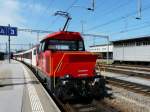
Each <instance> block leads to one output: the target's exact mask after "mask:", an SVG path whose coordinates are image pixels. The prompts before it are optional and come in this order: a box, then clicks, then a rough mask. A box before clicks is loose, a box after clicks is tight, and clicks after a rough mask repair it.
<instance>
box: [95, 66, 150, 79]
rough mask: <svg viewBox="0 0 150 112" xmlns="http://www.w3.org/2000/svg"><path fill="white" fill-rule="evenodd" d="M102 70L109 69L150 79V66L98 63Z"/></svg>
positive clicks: (109, 70)
mask: <svg viewBox="0 0 150 112" xmlns="http://www.w3.org/2000/svg"><path fill="white" fill-rule="evenodd" d="M97 67H98V69H99V70H101V71H108V72H113V73H116V75H117V74H125V75H128V76H135V77H140V78H146V79H150V68H148V67H146V68H144V67H133V66H132V67H129V66H115V65H101V64H99V63H98V64H97Z"/></svg>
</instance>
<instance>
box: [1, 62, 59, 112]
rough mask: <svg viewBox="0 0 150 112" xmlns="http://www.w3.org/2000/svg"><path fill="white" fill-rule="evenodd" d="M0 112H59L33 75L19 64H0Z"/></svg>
mask: <svg viewBox="0 0 150 112" xmlns="http://www.w3.org/2000/svg"><path fill="white" fill-rule="evenodd" d="M0 112H60V110H59V109H58V108H57V106H56V105H55V104H54V102H53V101H52V99H51V98H50V97H49V95H48V94H47V92H46V91H45V90H44V88H43V87H42V85H41V84H40V83H39V81H38V80H37V79H36V78H35V76H34V74H33V73H32V72H31V71H30V70H29V69H28V68H27V67H26V66H24V65H22V64H21V63H19V62H15V61H12V62H11V64H8V61H3V62H2V61H1V62H0Z"/></svg>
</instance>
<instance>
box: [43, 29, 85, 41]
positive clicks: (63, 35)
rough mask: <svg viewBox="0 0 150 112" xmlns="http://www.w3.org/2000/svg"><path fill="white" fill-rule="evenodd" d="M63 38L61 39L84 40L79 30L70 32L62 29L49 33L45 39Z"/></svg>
mask: <svg viewBox="0 0 150 112" xmlns="http://www.w3.org/2000/svg"><path fill="white" fill-rule="evenodd" d="M50 38H51V39H61V40H82V39H83V38H82V36H81V35H80V33H79V32H68V31H60V32H55V33H52V34H49V35H47V36H46V37H45V38H44V39H42V41H43V40H46V39H50Z"/></svg>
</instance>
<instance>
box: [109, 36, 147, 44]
mask: <svg viewBox="0 0 150 112" xmlns="http://www.w3.org/2000/svg"><path fill="white" fill-rule="evenodd" d="M131 41H132V42H133V41H150V36H142V37H135V38H128V39H122V40H116V41H112V43H121V42H131Z"/></svg>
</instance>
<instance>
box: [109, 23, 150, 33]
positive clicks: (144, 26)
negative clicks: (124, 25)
mask: <svg viewBox="0 0 150 112" xmlns="http://www.w3.org/2000/svg"><path fill="white" fill-rule="evenodd" d="M148 27H150V24H146V25H143V26H140V27H135V28H130V29H127V30H126V31H119V32H114V33H111V35H117V34H121V33H126V32H130V31H135V30H140V29H144V28H148Z"/></svg>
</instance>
